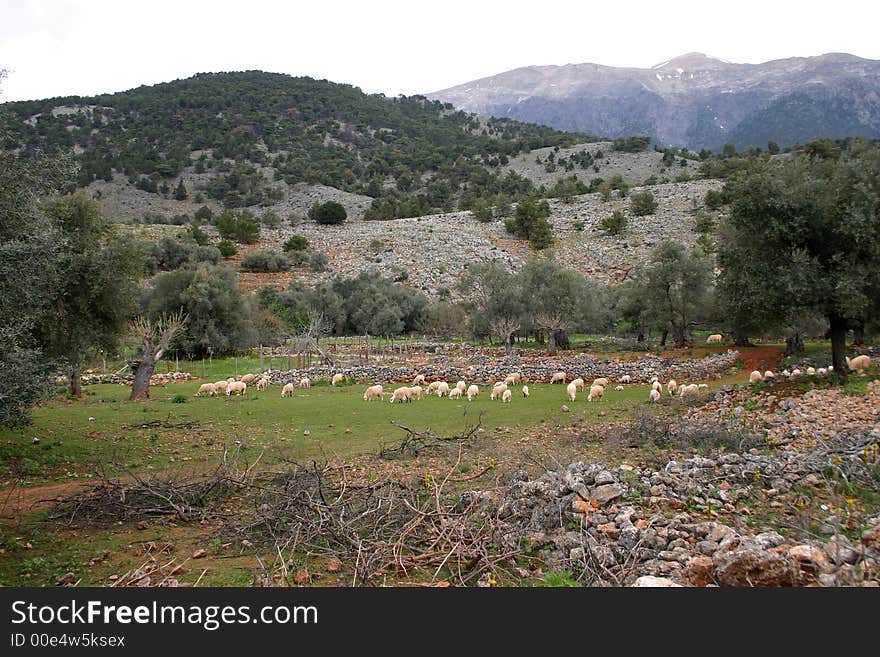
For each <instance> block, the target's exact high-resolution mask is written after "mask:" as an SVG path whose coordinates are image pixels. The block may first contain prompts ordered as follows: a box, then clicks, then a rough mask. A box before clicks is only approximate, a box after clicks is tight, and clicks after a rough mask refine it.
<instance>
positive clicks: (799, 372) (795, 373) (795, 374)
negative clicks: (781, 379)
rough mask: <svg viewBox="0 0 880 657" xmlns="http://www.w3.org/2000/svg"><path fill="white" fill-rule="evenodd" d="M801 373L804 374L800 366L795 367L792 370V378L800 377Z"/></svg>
mask: <svg viewBox="0 0 880 657" xmlns="http://www.w3.org/2000/svg"><path fill="white" fill-rule="evenodd" d="M801 374H803V372H801V371H800V370H799V369H798V368H795V369H793V370H792V371H791V378H792V379H796V378H798V377H799V376H800V375H801Z"/></svg>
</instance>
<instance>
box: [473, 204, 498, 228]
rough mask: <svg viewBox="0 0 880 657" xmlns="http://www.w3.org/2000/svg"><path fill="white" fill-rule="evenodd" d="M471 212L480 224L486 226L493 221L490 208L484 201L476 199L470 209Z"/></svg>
mask: <svg viewBox="0 0 880 657" xmlns="http://www.w3.org/2000/svg"><path fill="white" fill-rule="evenodd" d="M471 212H473V213H474V217H476V218H477V221H479V222H480V223H484V224H486V223H489V222H490V221H492V220H494V219H495V215H494V213H493V212H492V206H491V205H490V204H489V202H488V201H487V200H485V199H478V200H477V201H476V202H475V203H474V205H473V207H472V208H471Z"/></svg>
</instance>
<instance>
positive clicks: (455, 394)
mask: <svg viewBox="0 0 880 657" xmlns="http://www.w3.org/2000/svg"><path fill="white" fill-rule="evenodd" d="M449 398H450V399H461V389H460V388H458V387H455V388H452V389H451V390H450V391H449Z"/></svg>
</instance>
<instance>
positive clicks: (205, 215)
mask: <svg viewBox="0 0 880 657" xmlns="http://www.w3.org/2000/svg"><path fill="white" fill-rule="evenodd" d="M195 218H196V219H197V220H198V221H202V222H204V223H211V222H212V221H213V219H214V213H213V212H212V211H211V208H209V207H208V206H207V205H203V206H202V207H200V208H199V209H198V210H196V214H195Z"/></svg>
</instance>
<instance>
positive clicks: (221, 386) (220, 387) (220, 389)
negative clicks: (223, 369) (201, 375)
mask: <svg viewBox="0 0 880 657" xmlns="http://www.w3.org/2000/svg"><path fill="white" fill-rule="evenodd" d="M228 385H229V381H227V380H226V379H223V380H222V381H217V382H216V383H215V384H214V390H215V391H216V393H217V394H218V395H219V394H221V393H222V394H224V395H225V394H226V386H228Z"/></svg>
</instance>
